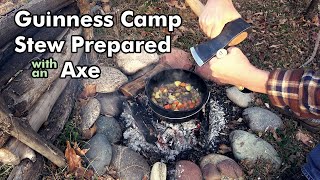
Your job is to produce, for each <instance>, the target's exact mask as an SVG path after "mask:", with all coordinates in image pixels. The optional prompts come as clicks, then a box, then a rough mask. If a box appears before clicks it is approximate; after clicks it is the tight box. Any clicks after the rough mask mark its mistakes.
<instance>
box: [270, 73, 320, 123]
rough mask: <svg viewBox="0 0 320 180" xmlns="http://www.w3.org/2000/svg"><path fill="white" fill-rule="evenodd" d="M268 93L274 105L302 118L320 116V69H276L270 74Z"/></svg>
mask: <svg viewBox="0 0 320 180" xmlns="http://www.w3.org/2000/svg"><path fill="white" fill-rule="evenodd" d="M267 93H268V96H269V98H270V101H271V103H272V104H273V105H274V106H277V107H279V108H282V109H284V110H290V111H292V112H293V113H295V114H296V115H297V116H299V117H302V118H319V117H320V71H312V70H303V69H295V70H283V69H277V70H274V71H272V72H271V73H270V75H269V79H268V82H267Z"/></svg>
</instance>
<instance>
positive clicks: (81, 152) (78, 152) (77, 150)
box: [73, 142, 89, 156]
mask: <svg viewBox="0 0 320 180" xmlns="http://www.w3.org/2000/svg"><path fill="white" fill-rule="evenodd" d="M73 149H74V150H75V151H76V153H77V155H79V156H84V155H85V154H86V153H87V152H88V151H89V149H80V147H79V146H78V143H77V142H75V143H74V145H73Z"/></svg>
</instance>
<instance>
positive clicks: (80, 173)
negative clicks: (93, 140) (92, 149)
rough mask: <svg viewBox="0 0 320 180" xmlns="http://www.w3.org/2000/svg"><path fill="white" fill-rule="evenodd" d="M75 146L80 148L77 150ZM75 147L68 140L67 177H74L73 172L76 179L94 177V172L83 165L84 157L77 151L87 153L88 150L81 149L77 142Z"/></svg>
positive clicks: (66, 153) (66, 154)
mask: <svg viewBox="0 0 320 180" xmlns="http://www.w3.org/2000/svg"><path fill="white" fill-rule="evenodd" d="M74 148H75V149H78V150H75V149H74ZM74 148H72V147H71V145H70V142H69V141H67V148H66V150H65V153H64V155H65V157H66V159H67V162H68V174H66V175H65V177H73V176H71V175H72V174H73V175H74V176H75V177H76V179H92V177H93V175H94V172H93V171H92V170H91V169H85V168H83V167H82V164H81V162H82V159H81V157H80V156H79V155H78V154H77V153H76V151H80V152H79V153H82V154H85V153H86V150H81V149H80V148H79V147H78V144H77V143H75V145H74Z"/></svg>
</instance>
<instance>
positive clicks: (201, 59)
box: [186, 0, 251, 92]
mask: <svg viewBox="0 0 320 180" xmlns="http://www.w3.org/2000/svg"><path fill="white" fill-rule="evenodd" d="M186 3H187V4H188V5H189V6H190V8H191V9H192V11H193V12H194V13H195V14H196V15H197V16H198V17H199V16H200V15H201V13H202V11H203V9H204V5H203V4H202V3H201V2H200V1H199V0H186ZM250 28H251V25H250V24H249V23H247V22H246V21H244V20H243V19H242V18H239V19H236V20H234V21H231V22H229V23H227V24H226V25H225V26H224V28H223V30H222V32H221V33H220V34H219V35H218V36H217V37H215V38H213V39H210V40H209V41H206V42H204V43H201V44H198V45H196V46H193V47H191V48H190V51H191V54H192V56H193V58H194V60H195V61H196V63H197V64H198V66H202V65H204V64H205V63H207V62H208V61H209V60H210V59H212V58H213V57H215V56H216V57H217V58H222V57H223V56H225V55H227V51H226V50H225V49H226V48H228V47H230V46H235V45H238V44H240V43H241V42H242V41H243V40H245V39H246V38H247V37H248V31H249V30H250ZM238 89H239V90H240V91H242V92H247V91H248V92H250V90H247V89H245V88H244V87H238ZM243 90H244V91H243Z"/></svg>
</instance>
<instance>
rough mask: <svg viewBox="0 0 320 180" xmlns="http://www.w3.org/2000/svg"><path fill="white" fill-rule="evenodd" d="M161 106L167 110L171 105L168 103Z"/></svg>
mask: <svg viewBox="0 0 320 180" xmlns="http://www.w3.org/2000/svg"><path fill="white" fill-rule="evenodd" d="M163 107H164V109H167V110H168V109H170V108H171V105H170V104H167V105H164V106H163Z"/></svg>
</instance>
